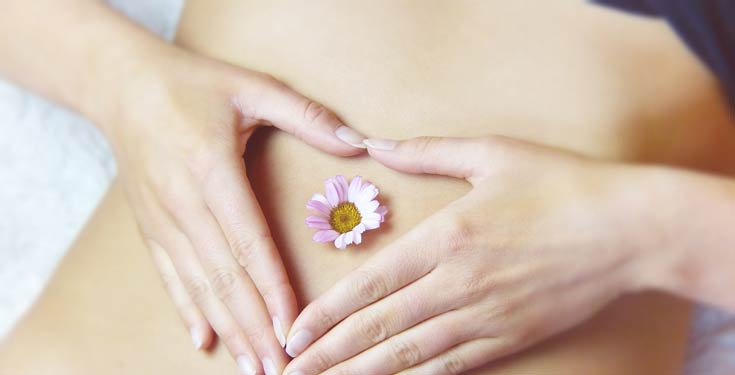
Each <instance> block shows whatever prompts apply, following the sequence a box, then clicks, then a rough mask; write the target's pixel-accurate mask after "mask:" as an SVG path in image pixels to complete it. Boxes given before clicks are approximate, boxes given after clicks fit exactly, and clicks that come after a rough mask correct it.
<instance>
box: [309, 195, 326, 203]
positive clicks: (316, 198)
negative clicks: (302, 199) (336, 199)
mask: <svg viewBox="0 0 735 375" xmlns="http://www.w3.org/2000/svg"><path fill="white" fill-rule="evenodd" d="M311 200H313V201H319V202H322V203H324V204H327V203H329V202H327V198H326V197H325V196H323V195H321V194H319V193H316V194H314V195H312V196H311Z"/></svg>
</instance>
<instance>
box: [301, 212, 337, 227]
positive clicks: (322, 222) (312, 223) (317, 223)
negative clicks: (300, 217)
mask: <svg viewBox="0 0 735 375" xmlns="http://www.w3.org/2000/svg"><path fill="white" fill-rule="evenodd" d="M306 225H307V226H308V227H310V228H316V229H332V226H331V225H329V222H328V221H327V219H326V218H325V217H323V216H316V215H311V216H309V217H307V218H306Z"/></svg>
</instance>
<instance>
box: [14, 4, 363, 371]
mask: <svg viewBox="0 0 735 375" xmlns="http://www.w3.org/2000/svg"><path fill="white" fill-rule="evenodd" d="M0 56H2V58H0V74H3V75H5V76H7V77H9V78H10V79H12V80H14V81H16V82H18V83H20V84H21V85H24V86H26V87H28V88H30V89H32V90H35V91H37V92H39V93H41V94H43V95H46V96H47V97H49V98H51V99H53V100H56V101H58V102H60V103H62V104H64V105H66V106H68V107H70V108H72V109H75V110H77V111H79V112H81V113H82V114H84V115H86V116H87V117H89V118H90V119H91V120H92V121H93V122H94V123H96V124H97V125H98V126H99V127H100V129H101V130H102V131H103V133H104V134H105V135H106V136H107V138H108V140H109V142H110V144H111V146H112V149H113V151H114V153H115V157H116V161H117V165H118V171H119V174H120V180H121V182H122V184H123V185H124V188H125V190H126V193H127V196H128V200H129V202H130V205H131V208H132V209H133V212H134V213H135V215H136V219H137V221H138V224H139V228H140V231H141V234H142V236H143V238H144V240H145V241H146V243H147V244H148V246H149V248H150V249H151V252H152V255H153V259H154V261H155V264H156V265H157V266H158V269H159V271H160V273H161V275H162V277H163V279H164V282H165V284H166V287H167V289H168V291H169V293H170V294H171V296H172V299H173V301H174V303H175V304H176V306H177V308H178V310H179V313H180V315H181V317H182V320H183V321H184V323H185V324H186V326H187V328H188V329H189V331H190V333H191V336H192V340H193V342H194V345H195V346H196V348H197V349H200V348H207V347H209V346H210V344H211V343H212V342H213V340H212V339H213V333H216V334H217V335H218V336H219V337H220V339H221V340H222V342H223V343H224V344H225V346H226V347H227V348H228V350H229V351H230V353H231V354H232V356H233V357H234V358H236V360H237V363H238V365H239V366H240V368H241V370H242V372H244V373H248V374H250V373H255V372H258V373H262V372H263V371H265V372H266V373H268V374H272V373H278V372H280V371H281V370H282V369H283V368H284V367H285V365H286V362H287V358H286V356H285V354H284V352H283V348H282V347H283V345H284V344H285V343H284V340H285V339H284V332H287V331H288V329H289V327H290V325H291V323H292V322H293V320H294V319H295V318H296V314H297V311H298V310H297V309H298V306H297V304H296V299H295V296H294V293H293V289H292V287H291V285H290V283H289V280H288V276H287V275H286V271H285V268H284V266H283V263H282V261H281V258H280V255H279V253H278V250H277V248H276V246H275V244H274V242H273V239H272V238H271V235H270V231H269V229H268V227H267V224H266V222H265V219H264V218H263V214H262V212H261V210H260V207H259V205H258V202H257V200H256V198H255V196H254V194H253V191H252V190H251V188H250V185H249V181H248V179H247V174H246V171H245V164H244V162H243V154H244V151H245V146H246V142H247V140H248V138H249V137H250V135H251V134H252V133H253V131H254V130H255V128H257V127H259V126H275V127H277V128H279V129H281V130H283V131H286V132H289V133H291V134H293V135H295V136H297V137H299V138H300V139H301V140H303V141H304V142H306V143H308V144H310V145H312V146H314V147H316V148H319V149H320V150H323V151H325V152H328V153H331V154H333V155H338V156H350V155H356V154H358V153H361V152H362V151H363V150H362V148H361V147H362V146H361V143H362V136H361V135H360V134H358V133H356V132H355V131H354V130H351V129H350V128H349V127H347V126H345V125H344V124H343V123H342V122H341V121H340V119H339V118H338V117H337V116H336V115H335V114H334V113H332V112H331V111H329V110H328V109H326V108H324V107H323V106H321V105H319V104H318V103H316V102H314V101H312V100H310V99H308V98H305V97H303V96H302V95H300V94H298V93H296V92H294V91H292V90H291V89H290V88H288V87H287V86H286V85H285V84H283V83H281V82H279V81H277V80H276V79H274V78H273V77H270V76H268V75H265V74H262V73H258V72H254V71H250V70H247V69H243V68H239V67H234V66H231V65H228V64H225V63H223V62H220V61H216V60H212V59H208V58H206V57H203V56H199V55H196V54H194V53H191V52H188V51H186V50H183V49H181V48H178V47H176V46H173V45H170V44H167V43H165V42H164V41H162V40H160V39H158V38H156V37H155V36H154V35H152V34H150V33H148V32H146V31H145V30H143V29H142V28H140V27H138V26H136V25H134V24H133V23H131V22H129V21H128V20H126V19H125V18H124V17H122V16H120V15H119V14H117V13H116V12H114V11H113V10H112V9H110V8H108V7H107V6H106V5H105V4H104V3H103V2H101V1H93V0H66V1H57V0H38V1H25V0H0ZM120 256H124V254H120Z"/></svg>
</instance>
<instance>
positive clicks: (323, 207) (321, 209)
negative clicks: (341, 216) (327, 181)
mask: <svg viewBox="0 0 735 375" xmlns="http://www.w3.org/2000/svg"><path fill="white" fill-rule="evenodd" d="M322 198H324V197H322ZM328 204H329V203H327V199H326V198H324V202H322V201H318V200H316V199H312V200H310V201H309V202H308V203H306V208H308V209H310V210H314V211H316V212H318V213H320V214H322V215H324V216H329V214H330V213H332V209H331V208H329V206H328Z"/></svg>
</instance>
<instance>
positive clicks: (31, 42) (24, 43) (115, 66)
mask: <svg viewBox="0 0 735 375" xmlns="http://www.w3.org/2000/svg"><path fill="white" fill-rule="evenodd" d="M0 9H2V11H0V56H3V58H2V59H0V75H2V76H5V77H6V78H9V79H10V80H12V81H15V82H16V83H18V84H20V85H22V86H25V87H27V88H29V89H31V90H32V91H35V92H37V93H39V94H42V95H44V96H45V97H47V98H49V99H51V100H54V101H56V102H58V103H60V104H63V105H65V106H67V107H69V108H71V109H73V110H76V111H78V112H80V113H82V114H83V115H85V116H87V117H89V118H90V119H92V120H93V121H95V123H96V124H97V125H105V124H108V123H109V121H100V120H104V115H103V113H104V112H105V111H112V110H114V109H113V108H111V107H112V106H114V105H116V103H117V102H118V99H120V96H122V93H121V92H120V91H121V89H127V88H129V87H130V86H131V85H132V84H133V83H137V82H134V80H131V79H134V78H135V77H136V75H137V74H138V73H141V70H142V69H146V68H147V67H146V65H147V64H150V63H151V60H152V59H155V58H156V55H163V54H165V53H171V52H172V51H173V50H174V49H175V47H173V46H171V45H169V44H167V43H165V42H164V41H162V40H160V39H159V38H157V37H156V36H155V35H152V34H150V33H149V32H147V31H146V30H144V29H143V28H141V27H140V26H138V25H136V24H134V23H132V22H131V21H129V20H127V19H126V18H125V17H123V16H122V15H120V14H118V13H116V12H115V11H113V10H112V9H111V8H109V7H108V6H107V5H106V4H104V2H102V1H96V0H67V1H52V0H38V1H23V0H3V1H0Z"/></svg>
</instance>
